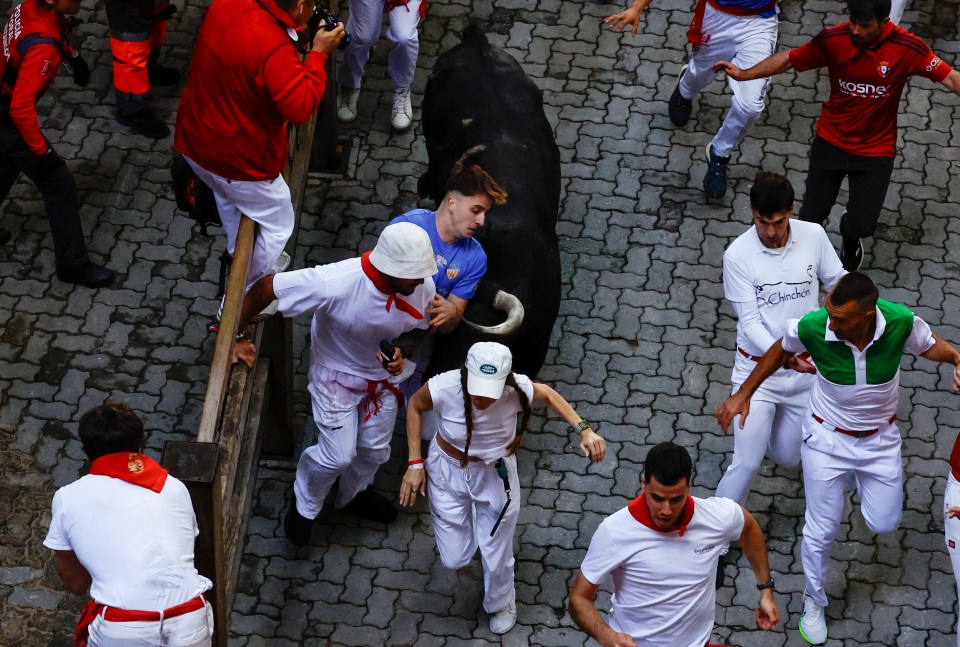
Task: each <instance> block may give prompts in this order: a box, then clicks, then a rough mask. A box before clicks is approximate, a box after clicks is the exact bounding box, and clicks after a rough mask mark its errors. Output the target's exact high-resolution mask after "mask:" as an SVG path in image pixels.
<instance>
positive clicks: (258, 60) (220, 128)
mask: <svg viewBox="0 0 960 647" xmlns="http://www.w3.org/2000/svg"><path fill="white" fill-rule="evenodd" d="M294 28H295V25H294V22H293V20H292V19H291V18H290V15H289V14H288V13H286V12H285V11H283V10H282V9H281V8H280V7H279V6H277V3H276V2H275V0H214V2H213V4H211V5H210V8H209V9H208V10H207V15H206V17H205V18H204V19H203V24H202V25H201V26H200V33H199V35H198V36H197V44H196V47H195V49H194V51H193V61H192V63H191V67H190V76H189V78H188V79H187V84H186V87H185V88H184V90H183V94H182V95H181V97H180V109H179V111H178V113H177V126H176V136H175V138H174V147H175V148H176V149H177V150H178V151H180V152H181V153H183V154H185V155H186V156H187V157H190V158H191V159H193V160H194V161H195V162H197V163H198V164H199V165H200V166H202V167H203V168H205V169H207V170H208V171H210V172H211V173H215V174H216V175H219V176H221V177H225V178H227V179H230V180H272V179H274V178H275V177H277V176H278V175H280V171H281V170H282V169H283V165H284V163H285V162H286V160H287V156H288V150H289V143H288V140H287V131H286V122H287V121H292V122H294V123H301V122H304V121H306V120H307V119H309V118H310V115H312V114H313V113H314V112H316V110H317V107H318V106H319V105H320V99H322V98H323V92H324V89H325V87H326V74H325V73H324V69H323V66H324V64H325V63H326V60H327V55H326V54H324V53H323V52H319V51H311V52H310V53H309V54H308V55H307V58H306V60H305V61H301V60H300V56H299V55H298V54H297V51H296V49H295V47H294V40H293V39H292V38H291V37H290V35H289V33H288V32H287V30H288V29H291V30H292V29H294Z"/></svg>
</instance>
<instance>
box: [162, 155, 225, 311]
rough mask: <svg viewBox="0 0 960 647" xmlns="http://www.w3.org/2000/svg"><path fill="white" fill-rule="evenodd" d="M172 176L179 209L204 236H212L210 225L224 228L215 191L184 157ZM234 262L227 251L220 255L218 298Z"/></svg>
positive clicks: (174, 165)
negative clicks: (231, 263)
mask: <svg viewBox="0 0 960 647" xmlns="http://www.w3.org/2000/svg"><path fill="white" fill-rule="evenodd" d="M170 175H171V177H172V178H173V194H174V196H175V197H176V200H177V207H178V208H179V209H180V210H181V211H183V212H185V213H186V214H187V215H188V216H189V217H190V218H192V219H193V221H194V222H195V223H197V224H198V225H199V226H200V231H201V232H202V233H203V235H204V236H210V235H211V234H210V233H209V232H208V231H207V227H209V226H210V225H216V226H218V227H222V226H223V223H222V222H221V221H220V211H219V210H218V209H217V200H216V199H215V198H214V197H213V190H212V189H211V188H210V187H209V186H207V185H206V184H204V183H203V182H202V181H201V180H200V178H198V177H197V174H196V173H194V172H193V169H192V168H190V165H189V164H187V160H186V159H184V157H183V155H179V154H178V155H177V156H176V157H174V158H173V163H172V164H171V165H170ZM232 260H233V257H232V256H230V254H228V253H227V252H226V250H224V252H223V254H221V255H220V284H219V289H218V291H217V296H220V295H222V294H223V292H224V286H225V285H226V278H227V270H228V269H229V267H230V262H231V261H232Z"/></svg>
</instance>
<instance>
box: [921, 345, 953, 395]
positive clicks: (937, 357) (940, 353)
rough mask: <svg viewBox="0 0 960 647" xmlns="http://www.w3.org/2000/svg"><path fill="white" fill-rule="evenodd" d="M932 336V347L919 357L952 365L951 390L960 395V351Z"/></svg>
mask: <svg viewBox="0 0 960 647" xmlns="http://www.w3.org/2000/svg"><path fill="white" fill-rule="evenodd" d="M931 334H932V335H933V340H934V343H933V346H931V347H930V348H928V349H927V351H926V352H925V353H921V355H920V357H925V358H926V359H929V360H931V361H934V362H944V363H946V362H949V363H950V364H953V365H954V371H953V390H954V391H956V392H957V393H960V351H957V349H956V348H954V347H953V346H951V345H950V343H949V342H948V341H947V340H945V339H944V338H943V337H941V336H940V335H938V334H937V333H931Z"/></svg>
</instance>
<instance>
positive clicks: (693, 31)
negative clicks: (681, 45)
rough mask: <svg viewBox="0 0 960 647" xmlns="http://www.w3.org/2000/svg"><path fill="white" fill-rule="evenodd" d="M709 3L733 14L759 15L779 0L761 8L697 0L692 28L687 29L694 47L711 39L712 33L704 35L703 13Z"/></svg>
mask: <svg viewBox="0 0 960 647" xmlns="http://www.w3.org/2000/svg"><path fill="white" fill-rule="evenodd" d="M707 3H709V4H710V6H711V7H713V8H714V9H716V10H717V11H721V12H723V13H725V14H729V15H731V16H759V15H760V14H762V13H763V12H765V11H769V10H770V9H772V8H773V7H775V6H776V5H777V0H770V1H769V2H767V4H765V5H763V6H762V7H760V8H759V9H742V8H740V7H731V6H729V5H722V4H720V3H719V2H717V0H697V6H696V8H694V10H693V20H691V21H690V29H689V30H688V31H687V40H688V41H690V44H691V45H693V48H694V49H697V48H699V47H700V46H701V45H706V44H707V41H709V40H710V35H709V34H707V35H706V37H704V34H703V13H704V11H705V10H706V8H707Z"/></svg>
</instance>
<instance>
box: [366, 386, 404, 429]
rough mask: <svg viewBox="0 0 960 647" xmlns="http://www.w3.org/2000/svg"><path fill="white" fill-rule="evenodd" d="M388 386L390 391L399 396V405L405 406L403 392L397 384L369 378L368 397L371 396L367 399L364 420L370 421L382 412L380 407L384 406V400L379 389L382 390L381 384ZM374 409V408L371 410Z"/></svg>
mask: <svg viewBox="0 0 960 647" xmlns="http://www.w3.org/2000/svg"><path fill="white" fill-rule="evenodd" d="M381 384H382V385H383V386H385V387H387V390H388V391H390V393H392V394H394V395H395V396H397V405H398V406H400V407H402V406H403V392H402V391H401V390H400V389H398V388H397V387H396V385H393V384H391V383H390V382H387V381H386V380H380V381H377V380H367V397H368V398H370V399H369V400H367V407H366V411H367V413H366V415H365V416H364V417H363V421H364V422H368V421H369V420H370V418H372V417H373V416H375V415H377V414H378V413H380V408H381V407H382V406H383V402H382V401H381V400H380V396H379V395H377V391H379V390H380V388H379V387H380V385H381ZM371 409H372V410H371Z"/></svg>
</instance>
